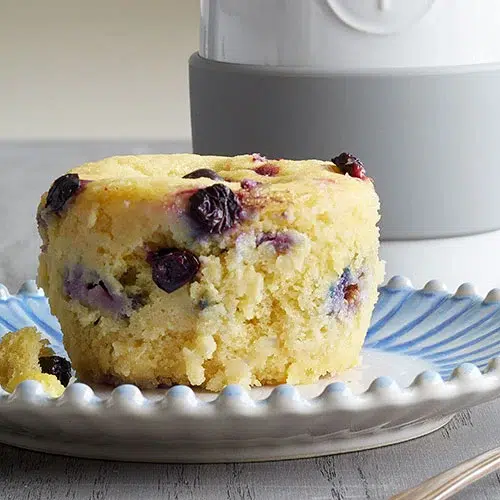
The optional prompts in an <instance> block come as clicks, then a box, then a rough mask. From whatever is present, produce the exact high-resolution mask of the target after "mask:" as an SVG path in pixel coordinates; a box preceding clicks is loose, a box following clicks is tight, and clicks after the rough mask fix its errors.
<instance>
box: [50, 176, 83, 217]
mask: <svg viewBox="0 0 500 500" xmlns="http://www.w3.org/2000/svg"><path fill="white" fill-rule="evenodd" d="M79 188H80V178H79V177H78V174H66V175H63V176H62V177H59V178H58V179H56V180H55V181H54V183H53V184H52V186H51V187H50V189H49V192H48V194H47V201H46V203H45V208H47V209H49V210H51V211H52V212H55V213H59V212H61V210H63V208H64V207H65V205H66V203H67V202H68V201H69V200H70V199H71V198H72V197H73V196H74V195H75V193H76V192H77V191H78V189H79Z"/></svg>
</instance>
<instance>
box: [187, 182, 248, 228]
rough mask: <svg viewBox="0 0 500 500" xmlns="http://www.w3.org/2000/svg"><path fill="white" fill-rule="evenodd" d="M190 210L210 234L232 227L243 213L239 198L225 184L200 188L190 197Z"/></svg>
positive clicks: (192, 215) (193, 216)
mask: <svg viewBox="0 0 500 500" xmlns="http://www.w3.org/2000/svg"><path fill="white" fill-rule="evenodd" d="M188 210H189V212H188V213H189V215H190V217H191V218H192V219H193V220H194V221H195V222H196V223H197V224H198V226H199V227H200V229H202V230H203V231H204V232H207V233H210V234H212V233H216V234H221V233H223V232H224V231H226V230H227V229H230V228H231V227H233V226H234V224H235V223H236V221H237V220H238V219H239V217H240V215H241V205H240V202H239V201H238V198H237V197H236V196H235V194H234V193H233V192H232V191H231V190H230V189H229V188H228V187H227V186H225V185H224V184H214V185H213V186H209V187H207V188H205V189H199V190H198V191H197V192H196V193H195V194H193V195H192V196H191V198H189V209H188Z"/></svg>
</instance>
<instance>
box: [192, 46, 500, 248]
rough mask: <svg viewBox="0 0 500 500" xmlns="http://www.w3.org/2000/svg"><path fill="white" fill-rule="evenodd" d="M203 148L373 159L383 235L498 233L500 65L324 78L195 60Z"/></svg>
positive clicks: (195, 122)
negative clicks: (346, 154)
mask: <svg viewBox="0 0 500 500" xmlns="http://www.w3.org/2000/svg"><path fill="white" fill-rule="evenodd" d="M189 64H190V91H191V118H192V131H193V148H194V151H195V152H196V153H200V154H227V155H233V154H241V153H247V152H256V151H258V152H261V153H263V154H266V155H268V156H269V157H289V158H322V159H330V158H331V157H332V156H334V155H335V154H337V153H339V152H341V151H344V150H347V151H352V152H353V153H355V154H357V155H358V156H359V157H360V158H362V159H364V160H365V163H366V166H367V169H368V172H369V174H370V175H371V176H372V177H373V178H374V179H375V181H376V185H377V190H378V192H379V194H380V196H381V199H382V213H383V217H382V237H383V238H384V239H390V240H398V239H419V238H435V237H447V236H458V235H465V234H473V233H479V232H486V231H490V230H494V229H497V228H500V211H498V210H497V208H496V207H497V198H498V194H497V186H498V185H500V169H499V168H498V166H497V163H498V158H499V157H500V140H499V138H498V123H497V122H498V117H499V116H500V65H478V66H469V67H461V68H436V69H404V70H402V69H399V70H380V71H378V72H377V71H365V72H361V71H360V72H350V73H324V72H323V73H320V72H313V71H312V70H307V69H303V68H302V69H298V68H297V69H293V68H292V69H290V68H282V69H280V68H268V67H263V66H247V65H237V64H227V63H219V62H214V61H208V60H206V59H203V58H201V57H200V56H199V55H198V54H194V55H193V56H192V57H191V59H190V63H189Z"/></svg>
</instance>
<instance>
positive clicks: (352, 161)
mask: <svg viewBox="0 0 500 500" xmlns="http://www.w3.org/2000/svg"><path fill="white" fill-rule="evenodd" d="M332 163H335V165H336V166H337V167H339V168H340V170H342V172H343V173H344V174H348V175H350V176H351V177H356V178H358V179H366V171H365V167H364V165H363V163H362V162H361V160H359V159H358V158H356V157H355V156H354V155H352V154H350V153H341V154H340V155H339V156H336V157H335V158H332Z"/></svg>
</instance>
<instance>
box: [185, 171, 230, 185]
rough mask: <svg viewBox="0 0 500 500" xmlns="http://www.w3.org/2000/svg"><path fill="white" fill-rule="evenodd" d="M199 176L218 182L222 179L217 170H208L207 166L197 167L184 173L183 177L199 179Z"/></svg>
mask: <svg viewBox="0 0 500 500" xmlns="http://www.w3.org/2000/svg"><path fill="white" fill-rule="evenodd" d="M200 177H205V178H207V179H212V180H213V181H219V182H220V181H223V180H224V179H223V178H222V177H221V176H220V175H219V174H218V173H217V172H215V171H214V170H210V169H209V168H199V169H198V170H195V171H194V172H191V173H189V174H186V175H185V176H184V177H183V179H199V178H200Z"/></svg>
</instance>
